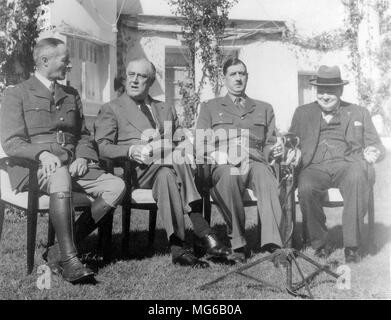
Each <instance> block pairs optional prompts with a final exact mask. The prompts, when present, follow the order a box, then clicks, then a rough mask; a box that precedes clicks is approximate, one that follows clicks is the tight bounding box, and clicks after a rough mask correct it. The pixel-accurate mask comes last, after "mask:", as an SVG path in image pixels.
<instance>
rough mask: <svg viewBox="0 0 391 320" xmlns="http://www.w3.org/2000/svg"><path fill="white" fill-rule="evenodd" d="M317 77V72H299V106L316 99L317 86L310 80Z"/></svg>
mask: <svg viewBox="0 0 391 320" xmlns="http://www.w3.org/2000/svg"><path fill="white" fill-rule="evenodd" d="M315 77H316V72H312V71H310V72H306V71H301V72H299V74H298V90H299V106H301V105H303V104H307V103H311V102H313V101H314V100H315V99H316V87H315V86H313V85H311V84H310V82H309V81H310V80H311V79H313V78H315Z"/></svg>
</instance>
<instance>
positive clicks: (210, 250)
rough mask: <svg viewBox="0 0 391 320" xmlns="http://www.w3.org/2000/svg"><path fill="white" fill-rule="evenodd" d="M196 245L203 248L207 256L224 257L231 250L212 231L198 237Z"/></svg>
mask: <svg viewBox="0 0 391 320" xmlns="http://www.w3.org/2000/svg"><path fill="white" fill-rule="evenodd" d="M197 245H200V246H201V247H202V248H204V249H205V250H206V253H207V254H208V255H209V256H212V257H216V258H224V257H227V256H228V255H229V254H230V253H231V250H230V249H229V248H228V247H226V246H225V245H223V244H222V243H221V242H220V241H219V239H218V238H217V236H216V235H215V234H214V233H209V234H207V235H206V236H203V237H202V238H200V239H199V244H197Z"/></svg>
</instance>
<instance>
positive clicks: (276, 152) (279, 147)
mask: <svg viewBox="0 0 391 320" xmlns="http://www.w3.org/2000/svg"><path fill="white" fill-rule="evenodd" d="M270 150H271V152H270V156H271V158H272V159H273V160H275V159H277V158H280V157H282V156H283V155H284V142H283V141H282V140H281V139H279V138H277V142H276V143H275V144H274V145H273V146H272V147H271V148H270Z"/></svg>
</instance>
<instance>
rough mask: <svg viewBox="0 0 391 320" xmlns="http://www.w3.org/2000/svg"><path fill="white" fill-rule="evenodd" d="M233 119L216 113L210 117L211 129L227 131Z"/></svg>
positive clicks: (231, 125)
mask: <svg viewBox="0 0 391 320" xmlns="http://www.w3.org/2000/svg"><path fill="white" fill-rule="evenodd" d="M233 123H234V121H233V119H232V117H231V116H228V115H225V114H223V113H218V114H216V115H213V117H212V128H216V129H217V128H224V129H226V128H227V129H228V128H230V127H233Z"/></svg>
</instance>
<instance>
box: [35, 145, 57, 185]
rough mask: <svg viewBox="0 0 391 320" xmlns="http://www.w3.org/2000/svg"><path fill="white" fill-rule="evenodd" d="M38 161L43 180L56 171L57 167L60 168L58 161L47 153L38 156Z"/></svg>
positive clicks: (51, 154)
mask: <svg viewBox="0 0 391 320" xmlns="http://www.w3.org/2000/svg"><path fill="white" fill-rule="evenodd" d="M39 161H40V162H41V165H42V171H43V176H44V177H45V179H47V178H49V177H50V176H51V175H52V173H53V172H55V171H56V168H57V167H61V161H60V159H59V158H58V157H57V156H55V155H54V154H53V153H50V152H48V151H44V152H42V153H41V154H40V155H39Z"/></svg>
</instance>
